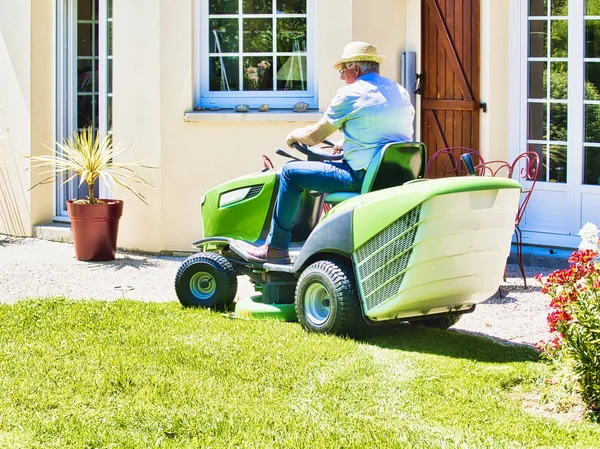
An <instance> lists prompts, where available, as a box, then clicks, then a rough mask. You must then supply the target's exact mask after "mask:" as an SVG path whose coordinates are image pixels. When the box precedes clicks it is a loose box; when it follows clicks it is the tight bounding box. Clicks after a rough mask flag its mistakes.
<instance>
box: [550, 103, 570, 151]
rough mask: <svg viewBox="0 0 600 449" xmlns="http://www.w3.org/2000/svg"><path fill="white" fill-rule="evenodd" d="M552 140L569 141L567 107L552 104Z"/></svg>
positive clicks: (560, 104)
mask: <svg viewBox="0 0 600 449" xmlns="http://www.w3.org/2000/svg"><path fill="white" fill-rule="evenodd" d="M550 140H553V141H556V142H566V141H567V105H566V104H562V103H552V104H551V105H550Z"/></svg>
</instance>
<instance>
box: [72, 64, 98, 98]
mask: <svg viewBox="0 0 600 449" xmlns="http://www.w3.org/2000/svg"><path fill="white" fill-rule="evenodd" d="M94 75H95V73H94V67H93V59H79V60H78V61H77V91H78V92H93V91H94V89H95V87H96V84H97V82H98V80H97V78H96V77H95V76H94Z"/></svg>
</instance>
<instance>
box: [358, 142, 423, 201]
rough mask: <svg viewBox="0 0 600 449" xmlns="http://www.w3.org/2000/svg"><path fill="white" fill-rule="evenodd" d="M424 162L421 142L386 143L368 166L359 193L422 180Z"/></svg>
mask: <svg viewBox="0 0 600 449" xmlns="http://www.w3.org/2000/svg"><path fill="white" fill-rule="evenodd" d="M425 161H426V152H425V145H424V144H422V143H421V142H402V143H400V142H393V143H388V144H387V145H386V146H385V147H383V148H382V149H381V151H380V152H379V153H378V154H377V155H376V156H375V157H374V158H373V160H372V161H371V163H370V164H369V167H368V168H367V172H366V173H365V178H364V180H363V185H362V188H361V192H360V193H368V192H374V191H376V190H382V189H387V188H389V187H396V186H401V185H402V184H404V183H405V182H407V181H412V180H413V179H417V178H422V177H423V175H424V173H425Z"/></svg>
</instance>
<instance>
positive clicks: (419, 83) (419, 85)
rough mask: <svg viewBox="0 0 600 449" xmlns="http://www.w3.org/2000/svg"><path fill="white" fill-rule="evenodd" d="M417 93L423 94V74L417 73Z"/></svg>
mask: <svg viewBox="0 0 600 449" xmlns="http://www.w3.org/2000/svg"><path fill="white" fill-rule="evenodd" d="M415 86H416V87H415V92H414V93H415V95H423V74H422V73H416V74H415Z"/></svg>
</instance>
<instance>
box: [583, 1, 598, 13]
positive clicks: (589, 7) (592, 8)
mask: <svg viewBox="0 0 600 449" xmlns="http://www.w3.org/2000/svg"><path fill="white" fill-rule="evenodd" d="M585 14H586V15H587V16H600V2H599V1H598V0H585Z"/></svg>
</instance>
